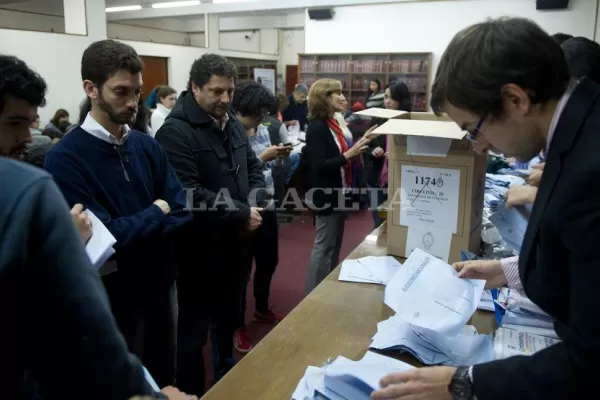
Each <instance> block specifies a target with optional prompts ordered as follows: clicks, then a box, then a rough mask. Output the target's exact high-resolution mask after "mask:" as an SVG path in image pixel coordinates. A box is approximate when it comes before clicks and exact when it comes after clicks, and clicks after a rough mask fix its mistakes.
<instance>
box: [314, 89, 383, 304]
mask: <svg viewBox="0 0 600 400" xmlns="http://www.w3.org/2000/svg"><path fill="white" fill-rule="evenodd" d="M341 95H342V84H341V83H340V81H337V80H335V79H319V80H318V81H316V82H315V83H314V84H313V85H312V86H311V88H310V92H309V93H308V118H309V121H310V122H309V124H308V129H307V131H306V149H305V150H304V152H305V154H306V156H307V164H308V169H309V175H310V182H311V188H310V190H309V191H308V192H307V193H306V203H307V204H308V206H309V207H311V208H312V210H313V211H314V213H315V214H316V218H315V227H316V233H315V244H314V246H313V250H312V254H311V257H310V267H309V271H308V278H307V282H306V294H308V293H309V292H310V291H312V290H313V289H314V288H315V287H316V286H317V285H318V284H319V283H320V282H321V281H322V280H323V279H325V277H326V276H327V275H329V273H330V272H331V271H332V270H333V269H334V268H335V267H336V266H337V265H338V262H339V255H340V248H341V246H342V238H343V236H344V221H345V219H346V211H345V209H346V200H347V199H348V198H349V195H347V194H348V193H350V192H351V182H352V171H351V165H350V161H351V160H352V159H353V158H354V157H357V156H359V155H360V154H361V153H362V152H364V151H365V150H366V149H367V147H368V144H369V142H370V141H371V140H372V139H373V138H374V137H375V135H373V134H372V133H371V132H372V131H373V130H374V129H375V126H373V127H372V128H371V129H369V131H368V132H367V133H365V134H364V136H363V137H362V138H361V139H360V140H358V141H357V142H356V143H355V144H354V145H353V146H352V147H350V148H349V147H348V143H347V142H346V139H345V138H344V132H343V131H342V128H341V127H340V125H339V124H338V122H337V121H336V119H335V117H334V114H335V113H336V112H339V111H341V110H342V109H343V106H342V98H341Z"/></svg>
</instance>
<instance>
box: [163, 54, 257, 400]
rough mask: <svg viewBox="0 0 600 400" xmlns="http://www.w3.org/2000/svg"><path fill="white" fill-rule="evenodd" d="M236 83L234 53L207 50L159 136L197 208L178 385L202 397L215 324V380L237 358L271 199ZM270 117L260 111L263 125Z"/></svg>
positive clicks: (182, 305)
mask: <svg viewBox="0 0 600 400" xmlns="http://www.w3.org/2000/svg"><path fill="white" fill-rule="evenodd" d="M236 80H237V71H236V68H235V65H234V64H233V63H232V62H231V61H229V60H228V59H227V58H225V57H223V56H219V55H217V54H205V55H203V56H202V57H200V58H199V59H197V60H196V61H195V62H194V64H193V65H192V68H191V71H190V79H189V83H188V90H187V91H186V92H183V93H182V94H181V96H180V97H179V99H178V100H177V103H176V104H175V107H173V109H172V110H171V113H170V114H169V116H168V117H167V119H166V120H165V123H164V124H163V125H162V126H161V128H160V129H159V130H158V132H157V134H156V140H157V141H158V142H159V143H160V144H161V145H162V146H163V147H164V149H165V151H166V153H167V156H168V157H169V161H170V162H171V165H173V168H175V171H176V172H177V175H178V176H179V179H181V182H182V183H183V186H184V187H185V188H186V190H187V198H188V202H189V203H190V204H191V205H193V211H194V212H193V214H194V222H193V224H192V226H191V227H190V230H189V232H188V234H186V235H185V237H184V239H183V240H182V242H181V243H180V249H179V251H178V254H179V256H180V265H181V272H180V277H179V279H178V281H177V289H178V291H179V327H178V329H179V330H178V341H177V344H178V357H177V358H178V364H177V384H178V386H179V387H181V388H185V389H182V390H185V391H187V392H189V393H193V394H197V395H202V394H203V393H204V384H205V374H204V357H203V353H202V348H203V346H204V344H205V343H206V342H207V338H208V329H209V326H210V325H212V326H213V327H214V335H213V336H212V337H213V339H214V341H213V340H211V342H212V345H213V346H214V347H216V352H217V357H215V358H216V359H217V360H218V361H217V362H216V363H215V364H216V365H214V366H213V367H214V370H215V380H219V379H220V378H221V377H222V376H223V375H225V373H227V371H229V370H230V369H231V368H232V367H233V365H234V363H235V360H234V358H233V334H234V330H235V328H236V325H237V320H238V315H239V310H240V306H241V304H240V303H241V293H242V291H243V287H244V285H245V279H246V278H245V277H246V274H247V272H248V268H249V265H251V253H250V240H251V237H252V234H253V233H254V232H255V231H256V230H257V229H258V228H259V227H260V226H261V224H262V216H261V211H262V208H261V207H263V206H264V205H265V200H266V185H265V178H264V176H263V164H262V162H261V161H260V160H259V159H258V158H257V157H256V154H255V153H254V151H253V150H252V147H251V146H250V144H249V143H248V138H247V137H246V131H245V129H244V126H243V125H242V124H241V123H240V121H238V119H237V118H236V116H235V114H234V113H233V112H232V111H230V110H229V106H230V104H231V100H232V96H233V95H234V94H233V92H234V88H235V84H236ZM250 100H251V99H248V101H250ZM265 111H267V110H265ZM263 116H264V114H262V115H258V116H256V123H257V124H258V123H259V122H260V120H261V119H262V117H263ZM253 194H256V196H253ZM213 361H214V360H213Z"/></svg>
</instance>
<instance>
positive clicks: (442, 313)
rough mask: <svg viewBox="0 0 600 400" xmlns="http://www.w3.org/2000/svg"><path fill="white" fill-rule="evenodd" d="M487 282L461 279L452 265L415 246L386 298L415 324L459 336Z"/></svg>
mask: <svg viewBox="0 0 600 400" xmlns="http://www.w3.org/2000/svg"><path fill="white" fill-rule="evenodd" d="M484 285H485V281H483V280H477V279H462V278H459V277H458V276H457V274H456V271H455V270H454V268H452V266H450V265H448V264H446V263H445V262H443V261H441V260H439V259H437V258H436V257H434V256H432V255H430V254H427V253H426V252H424V251H423V250H421V249H415V250H414V251H413V252H412V253H411V255H410V257H408V259H407V260H406V261H405V262H404V265H403V266H402V268H400V269H398V272H397V273H396V275H394V277H393V278H392V280H391V281H390V282H389V283H388V285H387V286H386V288H385V296H384V301H385V304H387V305H388V306H389V307H390V308H391V309H392V310H394V311H395V312H396V316H398V317H400V318H402V319H403V320H405V321H406V322H408V323H409V324H411V325H413V326H418V327H421V328H425V329H429V330H432V331H435V332H438V333H440V334H448V335H455V334H457V333H459V332H460V330H461V329H462V328H463V327H464V326H465V325H466V323H467V322H468V321H469V319H470V318H471V316H472V315H473V313H474V312H475V311H476V310H477V306H478V304H479V300H480V299H481V295H482V293H483V288H484Z"/></svg>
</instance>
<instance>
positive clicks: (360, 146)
mask: <svg viewBox="0 0 600 400" xmlns="http://www.w3.org/2000/svg"><path fill="white" fill-rule="evenodd" d="M375 128H377V125H373V126H372V127H371V128H369V130H368V131H367V132H366V133H365V134H364V135H363V136H362V137H361V138H360V139H358V141H357V142H356V143H354V145H353V146H352V147H350V149H348V151H347V152H345V153H344V157H346V159H347V160H350V159H352V158H354V157H356V156H358V155H360V154H361V153H362V152H363V151H365V150H366V149H367V147H368V144H369V142H371V140H373V139H375V138H376V137H377V136H379V135H375V134H373V133H372V132H373V131H374V130H375Z"/></svg>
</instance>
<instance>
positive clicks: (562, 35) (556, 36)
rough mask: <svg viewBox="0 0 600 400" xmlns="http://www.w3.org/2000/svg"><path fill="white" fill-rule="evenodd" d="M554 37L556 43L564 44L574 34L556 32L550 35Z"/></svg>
mask: <svg viewBox="0 0 600 400" xmlns="http://www.w3.org/2000/svg"><path fill="white" fill-rule="evenodd" d="M550 37H551V38H552V39H554V41H555V42H556V43H558V44H559V45H561V44H563V42H564V41H565V40H569V39H571V38H572V37H573V35H569V34H567V33H560V32H559V33H555V34H554V35H552V36H550Z"/></svg>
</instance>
